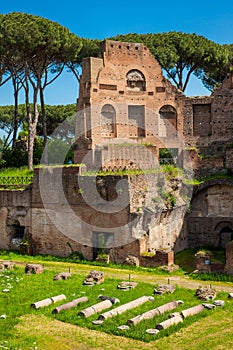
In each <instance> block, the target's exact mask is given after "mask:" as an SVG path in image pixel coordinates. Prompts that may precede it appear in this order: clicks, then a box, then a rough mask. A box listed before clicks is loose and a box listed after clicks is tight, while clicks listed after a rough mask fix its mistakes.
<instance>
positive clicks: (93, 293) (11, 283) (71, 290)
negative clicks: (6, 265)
mask: <svg viewBox="0 0 233 350" xmlns="http://www.w3.org/2000/svg"><path fill="white" fill-rule="evenodd" d="M9 257H12V255H11V256H9ZM9 257H8V258H9ZM14 257H15V256H14ZM0 258H1V256H0ZM5 258H7V256H4V259H5ZM30 258H31V260H34V261H33V262H42V263H43V264H44V272H43V273H42V274H40V275H34V274H32V275H25V273H24V266H25V263H22V265H21V266H20V265H17V266H16V267H15V268H14V270H11V271H2V272H0V275H1V276H0V315H4V314H5V315H6V318H5V319H4V318H1V319H0V349H18V350H19V349H22V350H27V349H34V350H36V349H38V350H39V349H43V350H50V349H62V350H63V349H126V348H127V349H128V348H129V347H130V348H131V349H161V350H162V349H176V350H177V349H178V350H180V349H200V348H201V349H206V350H207V349H231V348H233V339H232V331H233V325H232V314H233V300H231V299H228V292H225V291H219V292H218V294H217V299H223V300H224V301H225V306H224V307H223V308H216V309H214V310H204V311H203V312H202V313H201V314H199V315H197V316H192V317H189V318H187V319H185V320H184V322H183V323H182V324H179V325H177V326H173V327H171V328H169V329H167V330H163V331H160V333H159V334H158V335H156V336H154V335H149V334H147V333H146V329H148V328H155V326H156V324H157V323H159V322H160V321H162V320H165V319H167V318H168V314H169V313H171V312H168V313H165V314H164V315H161V316H156V317H155V318H154V319H152V320H146V321H142V322H141V323H139V324H138V325H137V326H131V327H130V329H129V330H124V331H122V330H119V329H118V328H117V326H119V325H124V324H126V323H127V320H128V319H129V318H131V317H133V316H136V315H138V314H140V313H142V312H145V311H147V310H149V309H152V308H155V307H157V306H159V305H162V304H164V303H166V302H168V301H172V300H180V299H181V300H183V301H184V305H181V306H179V307H178V308H177V310H174V311H181V310H183V309H186V308H188V307H190V306H193V305H197V304H199V303H201V302H200V300H198V299H197V298H196V296H195V291H194V289H186V288H183V287H179V286H177V288H176V291H175V292H174V293H173V294H167V295H163V296H154V297H155V299H154V301H151V302H147V303H145V304H144V305H142V306H139V307H137V308H135V309H132V310H129V311H126V312H125V313H123V314H121V315H118V316H116V317H113V318H111V319H108V320H105V321H104V323H103V324H102V325H100V326H96V325H93V324H92V321H93V320H96V319H97V318H98V315H93V316H91V317H90V318H87V319H85V318H83V317H81V316H78V312H79V311H80V310H82V309H83V308H86V307H88V306H90V305H92V304H95V303H98V302H99V300H98V295H99V294H103V295H107V296H111V297H117V298H119V299H120V305H121V304H124V303H127V302H129V301H131V300H133V299H136V298H138V297H140V296H143V295H147V296H152V295H154V294H153V290H154V288H155V287H156V286H157V284H158V281H159V278H160V277H161V276H160V275H158V276H156V275H155V274H154V273H153V272H148V271H145V272H143V271H137V272H136V271H130V270H129V271H128V270H122V269H120V268H119V269H111V268H107V267H100V266H90V265H82V264H71V263H66V262H54V261H53V262H49V261H45V260H44V261H43V259H42V261H40V260H39V259H38V258H34V257H28V256H25V257H24V256H22V257H20V256H19V259H18V260H21V261H25V262H26V261H29V259H30ZM36 260H37V261H36ZM69 268H71V272H72V273H73V276H72V277H71V278H69V279H68V280H61V281H53V276H54V275H55V274H56V273H58V272H62V271H68V269H69ZM90 269H96V270H99V271H104V273H105V276H106V277H105V281H104V283H102V284H99V285H95V286H92V287H90V286H85V285H83V280H84V278H85V276H86V275H87V273H88V272H89V271H90ZM129 272H130V273H131V280H134V276H136V275H137V281H138V282H139V283H138V286H137V287H136V288H135V289H133V290H130V291H127V292H126V291H122V290H119V289H117V284H118V282H119V281H122V280H127V278H128V277H129ZM166 276H167V275H165V276H164V277H165V280H166ZM157 277H158V278H157ZM135 279H136V278H135ZM200 284H201V283H200ZM231 285H232V283H231ZM228 286H229V285H228ZM4 289H8V290H9V292H2V290H4ZM232 291H233V286H232ZM59 294H65V295H66V298H67V299H66V301H62V302H58V303H56V304H53V305H50V306H48V307H45V308H41V309H38V310H35V309H33V308H31V307H30V305H31V303H34V302H36V301H39V300H42V299H44V298H48V297H52V296H56V295H59ZM81 296H87V297H88V302H87V303H85V304H80V305H78V306H77V307H75V308H74V309H71V310H67V311H62V312H61V313H60V314H57V315H54V314H52V309H53V308H54V307H55V306H58V305H61V304H63V303H66V302H68V301H71V300H73V299H76V298H78V297H81ZM117 306H119V304H116V305H115V306H113V307H117Z"/></svg>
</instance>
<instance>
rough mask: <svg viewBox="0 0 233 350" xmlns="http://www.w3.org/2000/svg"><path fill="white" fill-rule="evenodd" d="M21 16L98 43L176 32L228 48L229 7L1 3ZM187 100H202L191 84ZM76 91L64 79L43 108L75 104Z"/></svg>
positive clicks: (151, 2)
mask: <svg viewBox="0 0 233 350" xmlns="http://www.w3.org/2000/svg"><path fill="white" fill-rule="evenodd" d="M13 11H17V12H26V13H30V14H34V15H39V16H41V17H45V18H48V19H50V20H52V21H55V22H58V23H60V24H61V25H63V26H65V27H67V28H69V30H70V31H71V32H73V33H75V34H77V35H78V36H81V37H85V38H98V39H104V38H107V37H110V36H114V35H117V34H125V33H130V32H131V33H159V32H168V31H182V32H185V33H196V34H198V35H203V36H205V37H206V38H208V39H210V40H213V41H215V42H217V43H221V44H223V43H226V44H229V43H233V30H232V28H233V2H232V0H231V1H230V0H225V1H223V2H222V3H221V2H220V3H219V2H215V1H213V0H212V1H210V0H202V1H200V0H196V1H195V2H194V1H192V2H187V0H186V1H184V0H180V1H176V2H175V1H172V0H166V1H156V0H144V1H139V0H134V1H133V0H118V1H106V0H104V1H101V0H98V1H93V0H89V1H86V2H85V1H78V0H66V1H62V2H60V1H57V0H56V1H55V0H47V1H45V0H7V1H1V2H0V13H2V14H6V13H9V12H13ZM186 94H187V95H207V94H209V92H208V91H207V90H206V89H204V88H203V87H202V85H201V83H199V82H198V81H197V80H196V79H192V81H191V82H190V85H189V88H188V89H187V90H186ZM77 97H78V86H77V82H76V80H75V78H73V77H72V75H71V74H64V75H63V76H62V77H61V78H59V79H58V80H57V82H56V83H55V84H53V85H52V86H51V87H50V88H48V89H47V90H46V96H45V98H46V103H48V104H67V103H75V101H76V98H77ZM12 103H13V97H12V94H11V87H10V85H9V84H8V85H6V86H4V87H2V88H1V89H0V105H6V104H12Z"/></svg>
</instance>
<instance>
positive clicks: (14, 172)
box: [0, 167, 33, 177]
mask: <svg viewBox="0 0 233 350" xmlns="http://www.w3.org/2000/svg"><path fill="white" fill-rule="evenodd" d="M32 175H33V171H32V170H30V169H29V168H28V167H21V168H3V169H0V177H3V176H5V177H8V176H9V177H11V176H15V177H21V176H32Z"/></svg>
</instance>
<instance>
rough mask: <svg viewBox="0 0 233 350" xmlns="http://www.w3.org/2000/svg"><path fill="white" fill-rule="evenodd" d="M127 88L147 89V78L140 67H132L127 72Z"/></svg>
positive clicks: (133, 89) (134, 89) (135, 89)
mask: <svg viewBox="0 0 233 350" xmlns="http://www.w3.org/2000/svg"><path fill="white" fill-rule="evenodd" d="M126 83H127V89H128V90H132V91H146V79H145V76H144V74H143V73H142V72H141V71H139V70H138V69H131V70H130V71H129V72H128V73H127V74H126Z"/></svg>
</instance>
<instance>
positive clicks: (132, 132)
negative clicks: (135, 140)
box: [128, 105, 146, 137]
mask: <svg viewBox="0 0 233 350" xmlns="http://www.w3.org/2000/svg"><path fill="white" fill-rule="evenodd" d="M128 121H129V136H130V137H145V135H146V132H145V106H141V105H131V106H128Z"/></svg>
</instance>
